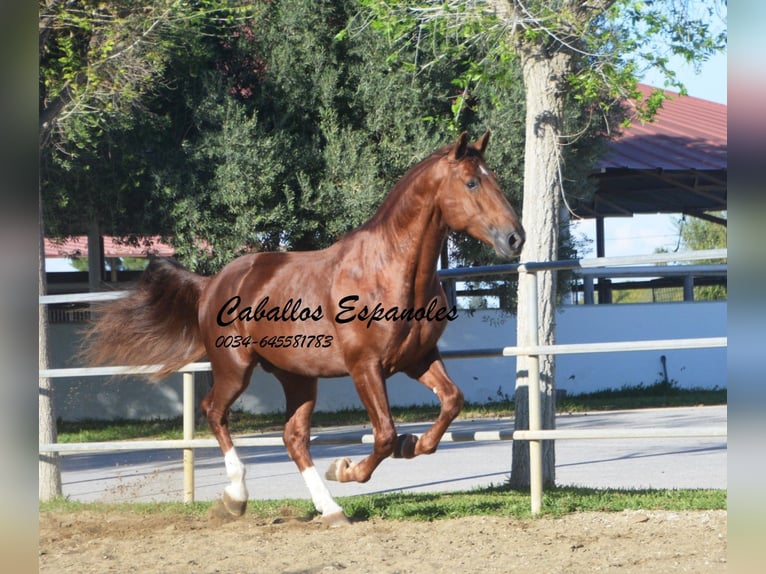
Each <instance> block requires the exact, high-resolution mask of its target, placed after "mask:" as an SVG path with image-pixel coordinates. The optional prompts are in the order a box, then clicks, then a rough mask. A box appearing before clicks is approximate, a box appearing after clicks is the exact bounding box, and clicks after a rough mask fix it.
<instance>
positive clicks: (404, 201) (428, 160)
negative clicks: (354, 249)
mask: <svg viewBox="0 0 766 574" xmlns="http://www.w3.org/2000/svg"><path fill="white" fill-rule="evenodd" d="M452 148H453V145H447V146H444V147H443V148H440V149H438V150H436V151H435V152H433V153H432V154H431V155H429V156H427V157H425V158H424V159H422V160H421V161H419V162H418V163H416V164H415V165H414V166H412V167H411V168H410V169H409V170H407V172H406V173H405V174H404V175H403V176H402V177H401V178H400V179H399V180H398V181H397V182H396V184H394V187H392V188H391V190H390V191H389V192H388V193H387V194H386V196H385V197H384V198H383V201H382V202H381V204H380V206H379V207H378V209H377V211H376V212H375V213H374V214H373V215H372V217H371V218H370V219H369V220H368V221H367V222H366V223H364V224H363V225H362V226H361V227H359V228H358V231H363V230H368V231H369V230H372V229H377V228H380V227H387V228H391V229H393V228H397V227H398V226H399V223H400V219H401V217H402V216H403V215H404V214H408V213H410V211H411V209H412V208H413V204H414V203H415V201H416V199H415V197H413V194H412V193H409V192H410V191H411V190H412V189H413V187H414V185H415V182H416V181H417V179H418V178H420V177H421V176H422V175H423V172H425V171H426V170H428V169H430V168H431V167H432V166H433V164H434V163H436V162H437V161H439V160H440V159H441V158H443V157H444V156H445V155H447V154H448V153H449V152H450V151H451V150H452Z"/></svg>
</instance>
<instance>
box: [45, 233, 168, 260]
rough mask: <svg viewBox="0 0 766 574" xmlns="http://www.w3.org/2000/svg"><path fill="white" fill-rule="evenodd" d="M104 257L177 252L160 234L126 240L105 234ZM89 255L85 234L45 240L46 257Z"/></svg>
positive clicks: (160, 254) (166, 255) (159, 254)
mask: <svg viewBox="0 0 766 574" xmlns="http://www.w3.org/2000/svg"><path fill="white" fill-rule="evenodd" d="M103 240H104V257H107V258H108V257H148V256H150V255H157V256H162V257H170V256H172V255H173V254H174V253H175V249H174V248H173V246H172V245H168V244H167V243H163V242H162V241H160V237H159V236H150V237H136V238H133V241H130V242H126V241H124V240H121V239H120V238H117V237H111V236H108V235H107V236H104V238H103ZM57 257H66V258H70V259H72V258H78V257H83V258H85V257H88V238H87V237H86V236H85V235H79V236H74V237H67V238H65V239H62V240H56V239H46V240H45V258H46V259H55V258H57Z"/></svg>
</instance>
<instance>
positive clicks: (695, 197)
mask: <svg viewBox="0 0 766 574" xmlns="http://www.w3.org/2000/svg"><path fill="white" fill-rule="evenodd" d="M639 89H640V90H641V92H642V93H643V94H644V95H648V94H649V93H650V92H651V91H652V90H654V88H652V87H651V86H647V85H640V86H639ZM666 93H667V95H668V96H670V98H671V99H669V100H666V101H664V102H663V105H662V108H661V109H660V110H659V111H658V113H657V115H656V117H655V118H654V121H652V122H647V123H642V122H640V121H639V120H633V121H632V125H631V126H630V127H628V128H624V129H623V130H622V132H621V133H620V134H619V135H618V136H617V137H616V138H615V139H614V140H612V141H611V142H609V143H608V144H607V153H606V155H605V156H604V158H603V159H602V160H601V161H600V162H598V164H597V165H596V167H595V169H594V172H593V174H592V177H593V178H594V179H595V180H596V183H597V190H596V193H595V195H594V196H593V197H592V198H589V199H587V200H577V199H575V200H573V201H572V202H571V206H572V208H573V211H574V212H575V213H576V214H577V215H579V216H581V217H586V218H588V217H609V216H629V215H633V214H636V213H686V214H689V215H697V216H700V215H703V216H704V213H705V212H708V211H724V210H726V192H727V132H726V128H727V117H726V105H724V104H718V103H715V102H710V101H707V100H702V99H700V98H695V97H692V96H680V95H678V94H677V93H674V92H666Z"/></svg>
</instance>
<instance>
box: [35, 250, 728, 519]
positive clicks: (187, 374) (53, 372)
mask: <svg viewBox="0 0 766 574" xmlns="http://www.w3.org/2000/svg"><path fill="white" fill-rule="evenodd" d="M726 258H727V251H726V250H725V249H718V250H707V251H697V252H690V253H678V254H656V255H650V256H638V257H611V258H596V259H581V260H576V261H556V262H548V263H524V264H510V265H502V266H496V267H493V268H486V267H483V268H469V269H450V270H446V271H442V272H440V276H442V277H444V278H461V279H462V278H469V277H472V276H486V275H487V273H488V271H489V272H491V273H493V274H503V273H514V272H515V273H519V275H520V277H519V280H520V285H521V286H523V288H525V289H528V290H529V294H530V296H529V297H528V298H527V299H528V302H529V303H528V304H529V308H528V309H527V313H528V316H529V317H532V318H535V320H533V321H530V322H529V330H528V332H527V333H525V334H524V336H523V339H522V340H523V341H524V344H523V345H519V346H515V347H504V348H501V349H495V348H493V349H474V350H469V351H451V352H443V353H442V356H443V357H444V358H445V359H450V358H468V357H496V356H505V357H511V356H518V355H525V356H527V357H528V358H529V369H528V370H529V379H528V384H529V385H530V388H538V389H539V388H540V380H539V357H540V355H557V354H573V353H610V352H616V351H621V352H624V351H646V350H668V349H700V348H716V347H726V346H727V338H726V337H704V338H689V339H657V340H651V341H622V342H611V343H603V342H602V343H579V344H567V345H547V346H546V345H540V344H539V339H538V324H537V320H536V318H537V317H538V310H537V297H536V293H537V290H538V289H537V273H538V272H540V271H544V270H565V269H594V268H605V267H614V266H629V265H641V264H666V263H673V262H681V261H699V260H704V259H726ZM122 296H123V293H121V292H110V293H84V294H77V295H46V296H41V297H40V304H41V305H47V304H54V303H64V302H66V303H73V302H89V301H104V300H109V299H117V298H120V297H122ZM158 369H159V367H157V366H151V365H149V366H141V367H89V368H64V369H45V370H41V371H40V374H39V375H40V377H41V378H65V377H72V376H86V377H87V376H103V375H127V374H145V373H148V372H152V371H156V370H158ZM208 370H210V363H192V364H189V365H186V366H184V367H183V368H182V369H180V371H181V372H183V373H184V376H183V381H184V382H183V404H184V408H183V428H184V438H183V440H162V441H129V442H120V441H114V442H107V443H69V444H59V443H55V444H40V445H39V452H41V453H43V452H58V453H62V454H66V453H71V452H98V451H101V452H103V451H118V450H148V449H183V451H184V501H187V502H188V501H193V500H194V449H196V448H212V447H217V446H218V445H217V443H216V441H215V440H214V439H194V405H195V398H194V380H193V373H194V372H200V371H208ZM528 396H529V413H530V414H529V429H528V430H524V431H515V432H510V431H509V432H499V433H474V434H473V436H471V437H466V436H453V435H452V434H450V433H447V434H446V435H445V437H444V438H443V439H442V440H443V441H445V442H446V441H451V440H526V441H529V445H530V485H531V488H530V491H531V510H532V513H533V514H537V513H539V512H540V509H541V506H542V483H543V480H542V441H543V440H563V439H600V438H619V439H622V438H625V439H627V438H694V437H721V436H726V432H725V431H720V430H718V429H710V428H698V429H685V430H679V429H663V430H657V431H653V430H649V431H647V430H646V429H641V430H639V429H637V430H628V429H610V430H599V431H596V430H590V431H589V430H587V429H585V430H571V431H561V430H553V429H548V430H543V429H542V412H541V395H540V392H536V393H533V392H530V393H529V394H528ZM371 438H372V437H371V436H368V435H365V436H364V437H362V442H369V441H370V440H371ZM311 440H312V443H314V444H316V443H320V442H324V439H323V437H322V436H321V435H316V436H312V438H311ZM234 444H235V445H236V446H274V445H281V444H282V439H281V438H238V439H237V438H235V439H234Z"/></svg>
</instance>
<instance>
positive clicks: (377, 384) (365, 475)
mask: <svg viewBox="0 0 766 574" xmlns="http://www.w3.org/2000/svg"><path fill="white" fill-rule="evenodd" d="M351 376H352V378H353V380H354V385H355V386H356V390H357V392H358V393H359V398H360V399H361V401H362V404H363V405H364V407H365V409H367V414H368V415H369V417H370V423H371V424H372V431H373V435H374V443H373V444H374V446H373V451H372V453H371V454H370V456H368V457H367V458H365V459H364V460H363V461H361V462H360V463H358V464H354V463H352V462H351V461H350V460H349V459H347V458H342V459H339V460H336V461H335V462H334V463H333V464H332V465H330V468H329V469H328V470H327V472H326V473H325V478H327V479H328V480H338V481H340V482H350V481H356V482H367V481H368V480H370V477H371V476H372V473H373V471H374V470H375V469H376V468H377V467H378V465H379V464H380V463H381V461H383V459H385V458H387V457H389V456H391V454H393V453H394V450H395V449H396V447H397V437H396V428H395V427H394V420H393V418H392V417H391V409H390V407H389V404H388V394H387V392H386V381H385V379H384V378H383V375H382V373H381V372H380V369H379V368H360V369H356V370H354V372H352V373H351Z"/></svg>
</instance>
